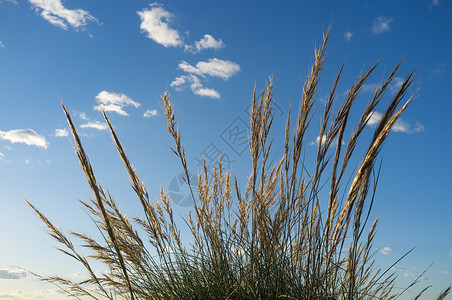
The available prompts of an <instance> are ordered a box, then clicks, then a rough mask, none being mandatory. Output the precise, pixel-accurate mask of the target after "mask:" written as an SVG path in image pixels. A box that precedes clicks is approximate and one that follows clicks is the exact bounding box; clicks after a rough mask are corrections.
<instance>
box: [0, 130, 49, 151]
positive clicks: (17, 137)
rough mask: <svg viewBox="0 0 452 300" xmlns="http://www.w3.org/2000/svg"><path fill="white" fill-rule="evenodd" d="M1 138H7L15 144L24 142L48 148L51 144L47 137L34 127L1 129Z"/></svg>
mask: <svg viewBox="0 0 452 300" xmlns="http://www.w3.org/2000/svg"><path fill="white" fill-rule="evenodd" d="M0 140H7V141H10V142H11V143H13V144H15V143H24V144H27V145H30V146H37V147H41V148H47V147H48V145H49V143H48V142H47V141H46V138H45V137H43V136H42V135H40V134H38V133H37V132H36V131H34V130H33V129H14V130H10V131H1V130H0Z"/></svg>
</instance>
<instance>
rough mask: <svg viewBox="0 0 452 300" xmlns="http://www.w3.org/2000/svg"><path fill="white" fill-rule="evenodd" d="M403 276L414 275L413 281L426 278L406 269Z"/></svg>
mask: <svg viewBox="0 0 452 300" xmlns="http://www.w3.org/2000/svg"><path fill="white" fill-rule="evenodd" d="M403 277H414V278H416V279H415V281H422V280H427V278H425V277H424V276H420V275H416V274H414V273H412V272H409V271H406V272H405V273H403Z"/></svg>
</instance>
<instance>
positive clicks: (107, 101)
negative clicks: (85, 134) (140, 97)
mask: <svg viewBox="0 0 452 300" xmlns="http://www.w3.org/2000/svg"><path fill="white" fill-rule="evenodd" d="M96 101H97V103H98V105H96V106H94V109H95V110H99V111H101V110H104V111H112V112H115V113H117V114H120V115H122V116H128V115H129V114H128V113H126V112H125V111H124V110H123V107H124V106H134V107H138V106H140V103H138V102H135V101H133V100H132V99H130V98H129V97H128V96H127V95H125V94H118V93H111V92H107V91H102V92H100V93H99V94H98V95H97V96H96Z"/></svg>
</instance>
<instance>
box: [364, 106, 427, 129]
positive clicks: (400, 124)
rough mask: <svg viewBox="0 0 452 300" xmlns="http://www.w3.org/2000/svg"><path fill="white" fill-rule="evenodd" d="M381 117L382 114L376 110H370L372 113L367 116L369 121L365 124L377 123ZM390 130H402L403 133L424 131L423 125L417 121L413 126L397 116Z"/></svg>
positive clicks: (372, 124)
mask: <svg viewBox="0 0 452 300" xmlns="http://www.w3.org/2000/svg"><path fill="white" fill-rule="evenodd" d="M382 117H383V114H381V113H379V112H377V111H374V112H372V114H371V115H370V117H369V121H368V122H367V125H369V126H375V125H377V124H378V123H379V122H380V121H381V118H382ZM391 130H392V131H395V132H404V133H413V132H414V133H419V132H422V131H424V125H422V124H421V123H419V122H416V124H415V125H414V126H413V125H411V124H410V123H408V122H406V121H404V120H402V119H401V118H398V119H397V121H396V122H395V123H394V125H392V129H391Z"/></svg>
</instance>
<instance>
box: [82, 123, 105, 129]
mask: <svg viewBox="0 0 452 300" xmlns="http://www.w3.org/2000/svg"><path fill="white" fill-rule="evenodd" d="M80 127H81V128H93V129H97V130H107V129H108V126H107V123H103V122H99V121H94V122H88V123H86V124H82V125H80Z"/></svg>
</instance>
